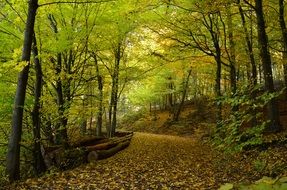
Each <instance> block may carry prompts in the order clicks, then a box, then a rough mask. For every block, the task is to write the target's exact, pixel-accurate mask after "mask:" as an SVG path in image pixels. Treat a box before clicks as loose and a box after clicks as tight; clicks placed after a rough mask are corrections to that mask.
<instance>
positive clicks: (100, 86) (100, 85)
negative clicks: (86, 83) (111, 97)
mask: <svg viewBox="0 0 287 190" xmlns="http://www.w3.org/2000/svg"><path fill="white" fill-rule="evenodd" d="M94 59H95V64H96V76H97V80H98V91H99V100H98V101H99V105H98V113H97V128H96V135H97V136H101V135H102V125H103V78H102V76H101V75H100V70H99V64H98V60H97V57H96V55H94Z"/></svg>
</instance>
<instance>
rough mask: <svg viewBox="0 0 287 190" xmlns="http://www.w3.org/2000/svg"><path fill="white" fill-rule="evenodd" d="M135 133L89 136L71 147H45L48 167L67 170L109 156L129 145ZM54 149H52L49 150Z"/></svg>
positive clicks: (45, 158) (44, 154) (44, 153)
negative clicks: (110, 136) (111, 136)
mask: <svg viewBox="0 0 287 190" xmlns="http://www.w3.org/2000/svg"><path fill="white" fill-rule="evenodd" d="M132 136H133V133H130V132H129V133H127V132H126V133H124V134H123V133H120V134H117V136H116V137H113V138H110V139H108V138H98V137H97V138H89V139H85V140H83V141H81V142H77V143H75V144H73V145H72V146H71V147H70V148H69V149H64V148H61V147H57V148H50V147H47V148H45V150H46V152H45V151H43V156H44V160H45V164H46V166H47V168H50V167H52V166H54V167H57V168H60V169H63V170H66V169H71V168H74V167H77V166H79V165H81V164H83V163H87V162H95V161H97V160H101V159H105V158H109V157H111V156H113V155H114V154H116V153H117V152H119V151H121V150H123V149H125V148H126V147H128V146H129V144H130V141H131V139H132ZM47 150H52V151H47Z"/></svg>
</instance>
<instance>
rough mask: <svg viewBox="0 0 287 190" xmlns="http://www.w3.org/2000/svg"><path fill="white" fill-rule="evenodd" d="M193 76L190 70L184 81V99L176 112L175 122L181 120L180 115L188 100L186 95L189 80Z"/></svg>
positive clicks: (182, 98)
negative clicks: (185, 101)
mask: <svg viewBox="0 0 287 190" xmlns="http://www.w3.org/2000/svg"><path fill="white" fill-rule="evenodd" d="M190 76H191V69H189V70H188V74H187V77H186V79H185V80H184V81H183V91H182V97H181V101H180V103H179V105H178V108H177V109H176V110H175V113H174V117H173V120H174V121H178V119H179V115H180V112H181V110H182V108H183V106H184V100H185V98H186V93H187V89H188V84H189V78H190Z"/></svg>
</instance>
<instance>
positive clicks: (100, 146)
mask: <svg viewBox="0 0 287 190" xmlns="http://www.w3.org/2000/svg"><path fill="white" fill-rule="evenodd" d="M131 138H132V135H128V136H124V137H117V138H113V139H110V141H109V142H106V143H102V144H96V145H92V146H86V149H87V150H88V151H89V152H91V151H95V150H107V149H110V148H112V147H115V146H116V145H117V144H119V143H121V142H124V141H128V140H131Z"/></svg>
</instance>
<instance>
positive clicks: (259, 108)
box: [214, 86, 283, 151]
mask: <svg viewBox="0 0 287 190" xmlns="http://www.w3.org/2000/svg"><path fill="white" fill-rule="evenodd" d="M260 89H262V86H256V87H255V88H251V87H250V86H242V87H241V88H240V89H239V90H238V91H237V93H236V94H235V95H233V96H231V97H230V96H229V95H226V96H224V97H222V98H221V99H220V100H217V102H220V103H222V104H223V106H224V107H227V109H234V108H237V110H236V111H232V110H230V111H228V110H227V111H226V112H227V113H226V115H227V117H226V118H225V119H224V120H223V121H222V123H221V127H220V128H218V129H217V132H216V134H215V138H214V139H215V144H217V145H218V147H221V148H224V149H225V150H226V151H241V150H243V149H244V148H248V147H253V146H255V145H259V144H262V134H263V132H264V130H265V128H266V126H267V125H268V121H265V120H264V117H263V110H264V109H265V106H266V104H267V103H268V102H269V101H270V100H271V99H273V98H276V97H278V96H279V95H280V94H282V92H283V90H282V91H281V92H275V93H268V92H263V93H261V92H260V91H262V90H260Z"/></svg>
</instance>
